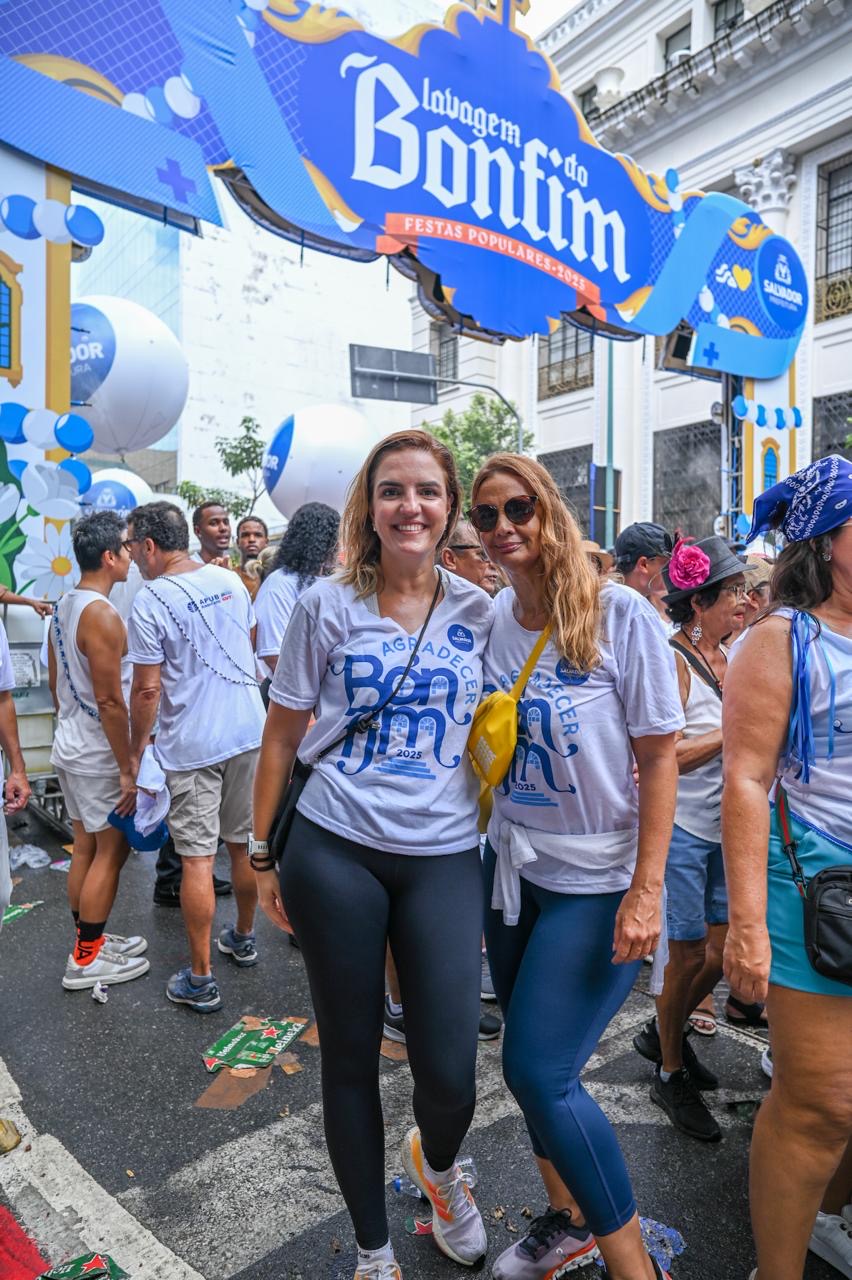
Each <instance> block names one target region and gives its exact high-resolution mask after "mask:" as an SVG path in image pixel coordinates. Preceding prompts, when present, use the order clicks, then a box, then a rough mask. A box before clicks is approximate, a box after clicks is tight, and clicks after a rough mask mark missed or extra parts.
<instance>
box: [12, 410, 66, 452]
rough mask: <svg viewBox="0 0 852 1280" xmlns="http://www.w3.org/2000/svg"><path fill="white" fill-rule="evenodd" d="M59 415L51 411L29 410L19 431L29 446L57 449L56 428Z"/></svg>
mask: <svg viewBox="0 0 852 1280" xmlns="http://www.w3.org/2000/svg"><path fill="white" fill-rule="evenodd" d="M58 418H59V414H58V413H56V412H55V411H54V410H53V409H30V411H29V413H28V414H27V416H26V417H25V418H24V420H23V422H22V423H21V430H22V431H23V433H24V435H25V436H26V437H27V440H28V442H29V443H30V444H34V445H35V446H36V448H37V449H55V448H56V447H57V441H56V435H55V433H54V428H55V427H56V423H57V420H58Z"/></svg>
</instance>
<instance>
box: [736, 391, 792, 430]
mask: <svg viewBox="0 0 852 1280" xmlns="http://www.w3.org/2000/svg"><path fill="white" fill-rule="evenodd" d="M731 409H732V410H733V414H734V417H735V418H739V419H741V420H742V419H745V420H746V421H747V422H753V423H754V425H755V426H756V427H770V426H771V427H775V428H776V430H778V431H783V430H784V428H785V427H800V426H801V425H802V411H801V409H800V408H799V407H798V406H797V405H795V404H792V405H784V406H783V407H780V408H775V409H768V408H767V407H766V405H765V404H758V402H757V401H756V400H746V398H745V396H734V399H733V400H732V402H731ZM770 419H774V421H770Z"/></svg>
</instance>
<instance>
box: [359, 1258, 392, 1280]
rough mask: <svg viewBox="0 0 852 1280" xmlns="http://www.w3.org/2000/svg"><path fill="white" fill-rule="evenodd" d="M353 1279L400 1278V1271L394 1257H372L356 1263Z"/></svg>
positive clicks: (388, 1279) (385, 1279)
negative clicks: (369, 1259)
mask: <svg viewBox="0 0 852 1280" xmlns="http://www.w3.org/2000/svg"><path fill="white" fill-rule="evenodd" d="M355 1280H402V1272H401V1271H400V1269H399V1263H398V1262H397V1261H396V1260H395V1259H394V1258H374V1259H372V1261H370V1262H359V1263H358V1266H357V1268H356V1270H355Z"/></svg>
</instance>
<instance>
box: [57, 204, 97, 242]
mask: <svg viewBox="0 0 852 1280" xmlns="http://www.w3.org/2000/svg"><path fill="white" fill-rule="evenodd" d="M65 225H66V227H67V228H68V230H69V231H70V232H71V235H72V236H73V237H74V239H75V240H76V241H77V244H85V245H96V244H100V242H101V241H102V240H103V238H104V224H103V223H102V222H101V220H100V218H99V217H98V215H97V214H96V213H95V211H94V209H87V208H86V206H85V205H84V204H72V205H71V206H70V207H69V209H68V212H67V213H66V215H65Z"/></svg>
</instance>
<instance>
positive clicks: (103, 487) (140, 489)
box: [80, 467, 161, 516]
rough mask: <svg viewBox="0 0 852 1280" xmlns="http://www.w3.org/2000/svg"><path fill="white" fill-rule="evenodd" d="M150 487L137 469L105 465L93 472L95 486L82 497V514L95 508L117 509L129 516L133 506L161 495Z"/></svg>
mask: <svg viewBox="0 0 852 1280" xmlns="http://www.w3.org/2000/svg"><path fill="white" fill-rule="evenodd" d="M160 496H161V495H160V494H155V493H154V491H153V490H152V489H151V486H150V485H149V484H148V482H147V481H146V480H143V479H142V477H141V476H137V475H136V473H135V472H134V471H128V470H126V468H124V467H104V468H103V470H102V471H95V472H93V474H92V485H91V488H90V489H88V490H87V491H86V492H85V493H84V494H83V496H82V497H81V499H80V510H81V512H82V513H83V515H88V514H89V513H90V512H92V511H116V512H117V513H118V514H119V515H125V516H126V515H127V513H128V512H129V511H132V510H133V508H134V507H140V506H142V504H143V503H145V502H153V501H154V500H155V499H156V498H159V497H160Z"/></svg>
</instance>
